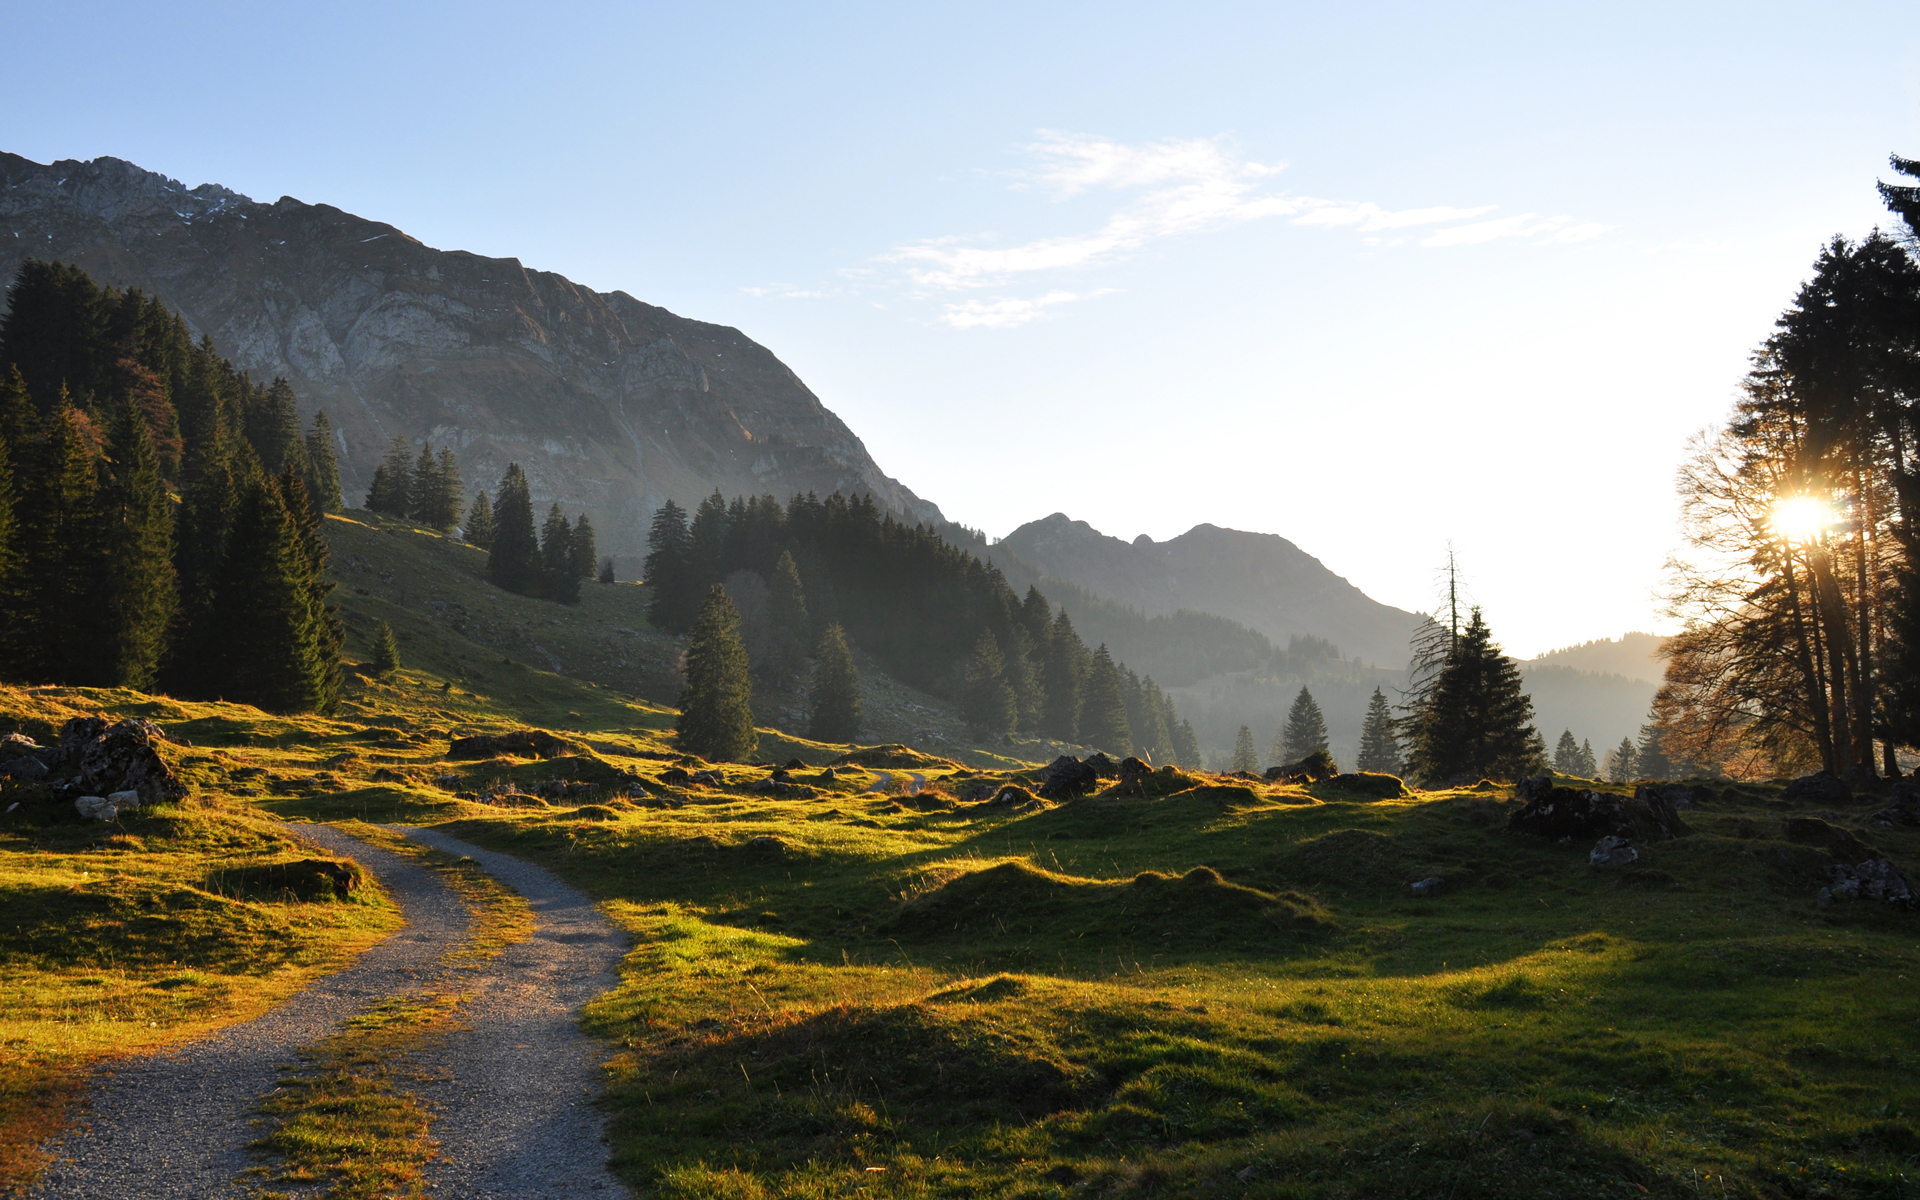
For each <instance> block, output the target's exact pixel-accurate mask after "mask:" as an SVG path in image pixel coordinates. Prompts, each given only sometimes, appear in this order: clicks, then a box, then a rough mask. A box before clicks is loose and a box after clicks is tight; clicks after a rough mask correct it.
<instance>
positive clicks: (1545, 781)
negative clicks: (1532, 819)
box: [1513, 772, 1553, 801]
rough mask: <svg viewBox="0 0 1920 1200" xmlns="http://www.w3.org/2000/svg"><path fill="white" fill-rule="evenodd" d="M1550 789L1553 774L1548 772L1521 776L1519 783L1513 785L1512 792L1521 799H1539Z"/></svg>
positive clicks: (1551, 788) (1551, 787)
mask: <svg viewBox="0 0 1920 1200" xmlns="http://www.w3.org/2000/svg"><path fill="white" fill-rule="evenodd" d="M1552 790H1553V775H1552V773H1551V772H1549V773H1547V774H1545V775H1530V776H1525V777H1523V778H1522V779H1521V780H1520V782H1519V783H1517V784H1515V785H1514V787H1513V794H1514V795H1516V796H1518V797H1520V799H1522V800H1527V801H1533V800H1538V799H1540V798H1541V797H1542V796H1545V795H1546V794H1547V793H1548V792H1551V791H1552Z"/></svg>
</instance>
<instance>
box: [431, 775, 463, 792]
mask: <svg viewBox="0 0 1920 1200" xmlns="http://www.w3.org/2000/svg"><path fill="white" fill-rule="evenodd" d="M461 782H462V780H461V778H460V777H459V776H458V775H438V776H435V777H434V780H433V786H435V787H437V788H439V789H440V790H441V791H443V792H457V791H459V790H460V784H461Z"/></svg>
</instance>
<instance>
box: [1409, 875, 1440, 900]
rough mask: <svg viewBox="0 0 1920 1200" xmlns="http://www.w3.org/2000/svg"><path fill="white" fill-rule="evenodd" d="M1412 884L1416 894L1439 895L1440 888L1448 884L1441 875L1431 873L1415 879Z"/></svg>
mask: <svg viewBox="0 0 1920 1200" xmlns="http://www.w3.org/2000/svg"><path fill="white" fill-rule="evenodd" d="M1411 886H1412V889H1413V894H1414V895H1416V896H1437V895H1439V894H1440V889H1442V888H1444V887H1446V886H1447V881H1446V879H1444V878H1443V877H1441V876H1439V875H1429V876H1427V877H1426V878H1425V879H1417V880H1415V881H1414V882H1413V884H1412V885H1411Z"/></svg>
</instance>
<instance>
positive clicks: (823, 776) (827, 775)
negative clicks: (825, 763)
mask: <svg viewBox="0 0 1920 1200" xmlns="http://www.w3.org/2000/svg"><path fill="white" fill-rule="evenodd" d="M839 778H840V772H838V771H836V770H834V769H833V768H832V767H828V768H826V769H825V770H823V771H821V772H820V775H819V779H820V780H821V781H822V782H823V783H832V782H834V781H835V780H837V779H839Z"/></svg>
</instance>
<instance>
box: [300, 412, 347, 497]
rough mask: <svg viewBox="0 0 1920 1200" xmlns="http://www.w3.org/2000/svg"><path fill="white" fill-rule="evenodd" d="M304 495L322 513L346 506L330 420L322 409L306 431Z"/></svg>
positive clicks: (314, 416)
mask: <svg viewBox="0 0 1920 1200" xmlns="http://www.w3.org/2000/svg"><path fill="white" fill-rule="evenodd" d="M307 495H308V496H309V497H311V498H312V500H313V505H314V507H315V508H317V509H319V510H320V511H321V512H323V513H330V512H339V511H340V510H341V509H343V508H345V507H346V501H345V500H344V499H343V498H342V497H341V495H340V460H339V458H338V457H336V456H335V454H334V452H333V422H332V421H329V420H327V414H326V413H325V412H316V413H314V414H313V427H312V428H311V429H309V430H307Z"/></svg>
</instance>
